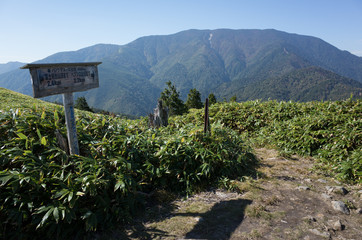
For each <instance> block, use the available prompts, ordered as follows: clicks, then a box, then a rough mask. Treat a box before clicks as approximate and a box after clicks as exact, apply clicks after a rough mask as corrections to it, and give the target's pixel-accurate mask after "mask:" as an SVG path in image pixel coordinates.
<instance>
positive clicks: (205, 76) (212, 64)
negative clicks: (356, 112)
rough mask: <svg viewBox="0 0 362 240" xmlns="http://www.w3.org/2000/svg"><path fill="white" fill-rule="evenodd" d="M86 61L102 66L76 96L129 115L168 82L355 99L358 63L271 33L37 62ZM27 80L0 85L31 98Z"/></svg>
mask: <svg viewBox="0 0 362 240" xmlns="http://www.w3.org/2000/svg"><path fill="white" fill-rule="evenodd" d="M86 61H102V62H103V63H102V64H101V65H100V66H99V74H100V88H98V89H94V90H90V91H87V92H82V93H77V94H75V95H76V97H77V96H85V97H86V99H87V101H88V103H89V105H90V106H93V107H96V108H101V109H105V110H108V111H113V112H121V113H126V114H132V115H146V114H147V113H148V112H151V111H152V109H153V108H154V107H155V105H156V101H157V98H158V97H159V95H160V92H161V91H162V90H163V89H164V88H165V82H167V81H172V82H173V83H174V84H175V85H176V87H177V89H178V90H179V91H180V93H181V96H182V97H183V98H184V99H186V96H187V93H188V91H189V90H190V89H191V88H196V89H198V90H199V91H200V92H201V94H202V98H205V97H206V96H207V95H208V94H209V93H211V92H212V93H214V94H215V95H216V97H217V98H218V99H219V100H222V99H227V100H228V99H229V98H230V97H232V96H236V97H237V100H238V101H244V100H252V99H277V100H295V101H312V100H339V99H345V98H348V97H350V96H351V94H352V95H353V96H354V97H355V98H361V97H362V96H361V95H362V58H361V57H357V56H355V55H353V54H351V53H349V52H347V51H341V50H339V49H337V48H336V47H334V46H332V45H330V44H328V43H326V42H325V41H323V40H321V39H319V38H316V37H310V36H303V35H298V34H290V33H286V32H281V31H277V30H273V29H267V30H231V29H216V30H195V29H194V30H186V31H182V32H179V33H175V34H171V35H162V36H146V37H141V38H139V39H137V40H135V41H133V42H131V43H129V44H126V45H112V44H97V45H94V46H91V47H87V48H83V49H80V50H78V51H72V52H61V53H56V54H53V55H51V56H49V57H47V58H45V59H43V60H40V61H38V62H42V63H46V62H86ZM0 66H1V65H0ZM29 79H30V76H29V73H28V72H26V71H25V70H14V71H7V72H4V73H2V74H1V75H0V87H5V88H8V89H11V90H14V91H17V92H21V93H25V94H29V95H31V94H32V89H31V85H30V80H29ZM48 99H52V100H55V97H51V98H48ZM58 101H60V98H59V97H58Z"/></svg>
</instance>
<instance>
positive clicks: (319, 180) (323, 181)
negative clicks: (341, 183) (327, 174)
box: [317, 178, 327, 183]
mask: <svg viewBox="0 0 362 240" xmlns="http://www.w3.org/2000/svg"><path fill="white" fill-rule="evenodd" d="M317 181H318V182H320V183H327V180H324V179H321V178H320V179H318V180H317Z"/></svg>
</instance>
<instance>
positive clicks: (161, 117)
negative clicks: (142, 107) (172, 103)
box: [148, 100, 168, 128]
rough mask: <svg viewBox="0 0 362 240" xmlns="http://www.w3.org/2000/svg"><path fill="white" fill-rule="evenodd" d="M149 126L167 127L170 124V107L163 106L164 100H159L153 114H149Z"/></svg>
mask: <svg viewBox="0 0 362 240" xmlns="http://www.w3.org/2000/svg"><path fill="white" fill-rule="evenodd" d="M148 120H149V126H150V127H153V128H159V127H166V126H167V125H168V108H167V107H163V106H162V100H158V102H157V108H155V109H154V110H153V114H152V113H150V114H148Z"/></svg>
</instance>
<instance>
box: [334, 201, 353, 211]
mask: <svg viewBox="0 0 362 240" xmlns="http://www.w3.org/2000/svg"><path fill="white" fill-rule="evenodd" d="M332 207H333V209H334V210H336V211H339V212H343V213H344V214H349V209H348V207H347V206H346V204H345V203H344V202H342V201H332Z"/></svg>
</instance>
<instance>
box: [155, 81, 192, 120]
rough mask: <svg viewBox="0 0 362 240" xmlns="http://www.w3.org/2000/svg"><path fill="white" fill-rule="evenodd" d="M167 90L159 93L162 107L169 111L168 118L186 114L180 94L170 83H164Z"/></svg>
mask: <svg viewBox="0 0 362 240" xmlns="http://www.w3.org/2000/svg"><path fill="white" fill-rule="evenodd" d="M166 84H167V88H165V90H164V91H163V92H161V97H160V98H161V100H162V101H163V103H164V106H167V107H168V109H169V113H170V116H172V115H182V114H184V113H186V112H187V108H186V106H185V104H184V102H183V101H182V100H181V99H180V93H179V92H178V91H177V90H176V87H175V86H174V85H173V84H172V83H171V81H168V82H166Z"/></svg>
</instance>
